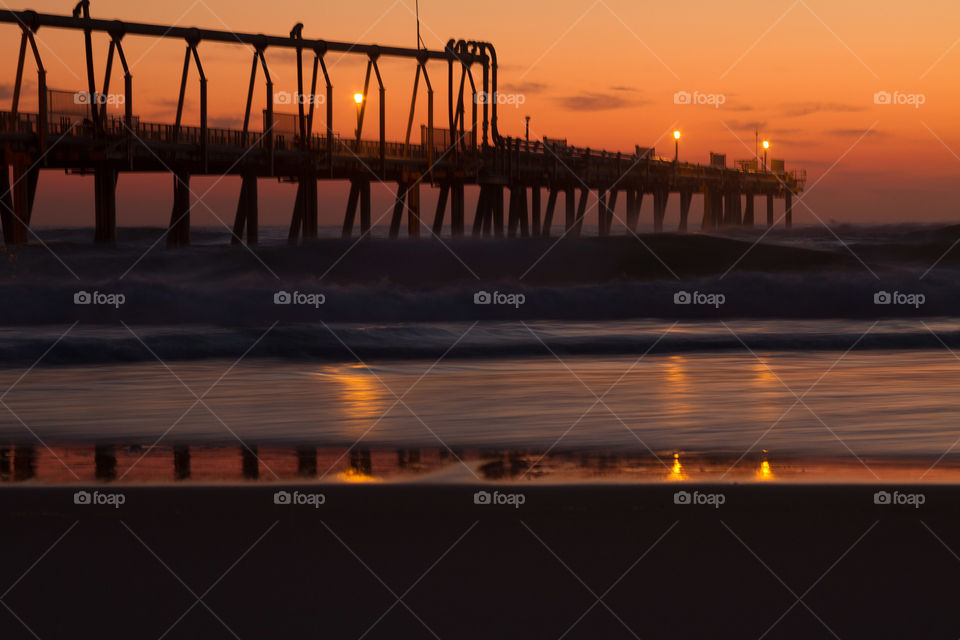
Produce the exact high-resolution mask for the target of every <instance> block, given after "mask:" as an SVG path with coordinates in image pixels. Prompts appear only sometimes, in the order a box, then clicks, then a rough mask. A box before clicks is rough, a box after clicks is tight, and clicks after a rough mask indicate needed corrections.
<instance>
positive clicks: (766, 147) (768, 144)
mask: <svg viewBox="0 0 960 640" xmlns="http://www.w3.org/2000/svg"><path fill="white" fill-rule="evenodd" d="M769 148H770V141H769V140H764V141H763V170H764V172H766V170H767V149H769Z"/></svg>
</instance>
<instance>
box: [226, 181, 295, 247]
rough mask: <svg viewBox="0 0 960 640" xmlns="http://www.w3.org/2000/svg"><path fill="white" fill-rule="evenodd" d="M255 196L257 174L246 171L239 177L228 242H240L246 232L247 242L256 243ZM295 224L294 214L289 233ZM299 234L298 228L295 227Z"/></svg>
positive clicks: (256, 217) (258, 212)
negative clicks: (231, 234)
mask: <svg viewBox="0 0 960 640" xmlns="http://www.w3.org/2000/svg"><path fill="white" fill-rule="evenodd" d="M257 201H258V198H257V176H256V174H253V173H248V174H246V175H244V176H243V177H242V178H241V182H240V199H239V200H238V201H237V215H236V217H235V218H234V220H233V236H232V237H231V238H230V244H240V243H241V242H242V241H243V237H244V232H246V237H247V244H248V245H252V244H257V242H258V241H259V239H260V211H259V206H258V202H257ZM294 224H297V218H296V214H294V221H293V223H291V229H290V235H291V236H292V235H293V234H294V229H293V226H292V225H294ZM297 233H298V234H299V229H297Z"/></svg>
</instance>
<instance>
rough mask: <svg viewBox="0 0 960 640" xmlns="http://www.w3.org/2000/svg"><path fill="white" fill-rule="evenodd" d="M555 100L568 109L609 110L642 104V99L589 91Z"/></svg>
mask: <svg viewBox="0 0 960 640" xmlns="http://www.w3.org/2000/svg"><path fill="white" fill-rule="evenodd" d="M557 102H558V103H559V104H560V106H561V107H562V108H564V109H567V110H568V111H611V110H613V109H623V108H625V107H633V106H638V105H641V104H644V101H641V100H630V99H627V98H624V97H623V96H618V95H610V94H606V93H589V92H588V93H581V94H580V95H577V96H562V97H560V98H557Z"/></svg>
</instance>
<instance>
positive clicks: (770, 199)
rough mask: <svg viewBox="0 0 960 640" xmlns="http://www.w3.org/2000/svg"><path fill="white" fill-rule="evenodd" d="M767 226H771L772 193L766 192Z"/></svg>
mask: <svg viewBox="0 0 960 640" xmlns="http://www.w3.org/2000/svg"><path fill="white" fill-rule="evenodd" d="M767 226H768V227H772V226H773V194H772V193H768V194H767Z"/></svg>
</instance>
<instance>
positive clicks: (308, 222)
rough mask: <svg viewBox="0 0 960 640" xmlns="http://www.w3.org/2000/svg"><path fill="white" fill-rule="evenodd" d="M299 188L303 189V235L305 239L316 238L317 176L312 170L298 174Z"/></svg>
mask: <svg viewBox="0 0 960 640" xmlns="http://www.w3.org/2000/svg"><path fill="white" fill-rule="evenodd" d="M300 188H301V189H303V237H304V239H307V240H316V239H317V216H318V215H319V202H318V200H317V176H316V175H314V173H313V171H311V170H306V171H304V172H303V174H302V175H301V176H300Z"/></svg>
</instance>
